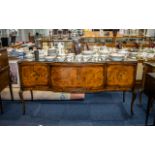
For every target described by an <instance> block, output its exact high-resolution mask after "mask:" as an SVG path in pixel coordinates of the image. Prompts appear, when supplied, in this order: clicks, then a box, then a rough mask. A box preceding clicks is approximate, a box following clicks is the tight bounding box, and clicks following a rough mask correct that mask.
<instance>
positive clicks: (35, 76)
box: [21, 64, 49, 87]
mask: <svg viewBox="0 0 155 155" xmlns="http://www.w3.org/2000/svg"><path fill="white" fill-rule="evenodd" d="M21 72H22V73H21V75H22V76H21V77H22V78H21V83H22V86H23V87H37V86H47V87H48V86H49V85H48V84H49V67H48V66H47V65H43V64H34V65H23V66H22V67H21Z"/></svg>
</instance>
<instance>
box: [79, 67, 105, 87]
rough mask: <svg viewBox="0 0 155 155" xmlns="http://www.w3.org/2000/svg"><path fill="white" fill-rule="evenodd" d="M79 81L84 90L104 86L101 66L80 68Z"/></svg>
mask: <svg viewBox="0 0 155 155" xmlns="http://www.w3.org/2000/svg"><path fill="white" fill-rule="evenodd" d="M80 76H81V81H83V82H84V86H85V87H86V88H98V87H103V85H104V68H103V66H98V67H96V66H94V67H92V66H90V67H89V66H88V67H82V68H81V73H80Z"/></svg>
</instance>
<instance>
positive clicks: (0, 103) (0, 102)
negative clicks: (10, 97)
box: [0, 94, 3, 114]
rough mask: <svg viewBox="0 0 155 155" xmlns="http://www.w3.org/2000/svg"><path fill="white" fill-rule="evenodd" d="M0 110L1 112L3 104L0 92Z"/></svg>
mask: <svg viewBox="0 0 155 155" xmlns="http://www.w3.org/2000/svg"><path fill="white" fill-rule="evenodd" d="M0 111H1V114H3V105H2V99H1V94H0Z"/></svg>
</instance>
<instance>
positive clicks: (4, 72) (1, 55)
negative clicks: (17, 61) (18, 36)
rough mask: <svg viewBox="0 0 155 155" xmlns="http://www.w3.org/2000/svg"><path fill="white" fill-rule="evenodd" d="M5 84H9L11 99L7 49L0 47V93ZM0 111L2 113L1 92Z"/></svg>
mask: <svg viewBox="0 0 155 155" xmlns="http://www.w3.org/2000/svg"><path fill="white" fill-rule="evenodd" d="M7 86H9V88H10V93H11V98H12V100H13V93H12V86H11V79H10V68H9V63H8V54H7V50H6V49H5V48H3V49H0V93H1V91H2V90H3V89H4V88H6V87H7ZM0 111H1V113H3V107H2V100H1V94H0Z"/></svg>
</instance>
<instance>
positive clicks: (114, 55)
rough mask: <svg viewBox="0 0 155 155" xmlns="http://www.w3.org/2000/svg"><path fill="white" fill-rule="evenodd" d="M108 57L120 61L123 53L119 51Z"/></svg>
mask: <svg viewBox="0 0 155 155" xmlns="http://www.w3.org/2000/svg"><path fill="white" fill-rule="evenodd" d="M110 59H111V60H113V61H122V60H123V59H124V55H122V54H119V53H113V54H111V55H110Z"/></svg>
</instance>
